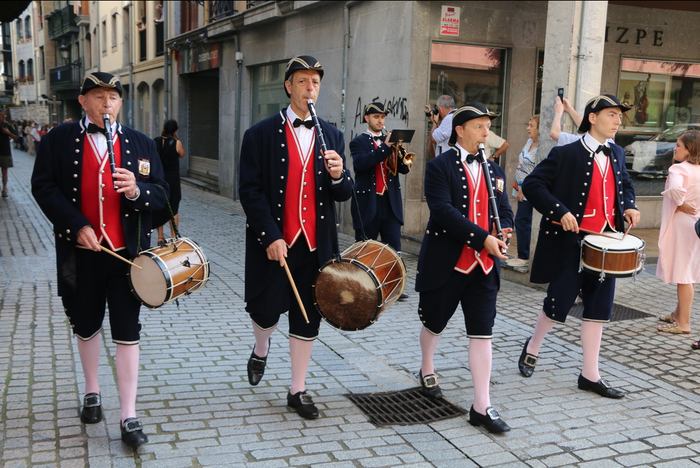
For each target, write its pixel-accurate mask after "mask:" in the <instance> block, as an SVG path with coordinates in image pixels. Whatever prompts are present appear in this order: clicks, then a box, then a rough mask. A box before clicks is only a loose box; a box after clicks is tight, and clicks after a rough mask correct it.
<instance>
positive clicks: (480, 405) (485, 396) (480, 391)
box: [469, 338, 492, 414]
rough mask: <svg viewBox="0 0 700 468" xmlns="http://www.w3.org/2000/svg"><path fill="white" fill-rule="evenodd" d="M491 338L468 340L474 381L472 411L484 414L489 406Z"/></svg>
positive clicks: (470, 365) (470, 367)
mask: <svg viewBox="0 0 700 468" xmlns="http://www.w3.org/2000/svg"><path fill="white" fill-rule="evenodd" d="M491 360H492V357H491V340H490V339H489V340H483V339H475V338H472V339H470V340H469V369H471V371H472V380H473V381H474V411H476V412H477V413H481V414H486V408H488V407H489V406H491V397H490V395H489V385H490V383H491Z"/></svg>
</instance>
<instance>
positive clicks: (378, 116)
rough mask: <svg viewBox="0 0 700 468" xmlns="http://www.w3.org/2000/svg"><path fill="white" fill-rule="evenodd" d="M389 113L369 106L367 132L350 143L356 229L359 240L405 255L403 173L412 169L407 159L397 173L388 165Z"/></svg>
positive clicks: (376, 105) (377, 105) (400, 162)
mask: <svg viewBox="0 0 700 468" xmlns="http://www.w3.org/2000/svg"><path fill="white" fill-rule="evenodd" d="M386 114H387V112H386V110H385V109H384V104H382V103H381V102H372V103H370V104H367V105H366V106H365V115H364V119H365V122H367V127H368V128H367V130H366V131H364V132H363V133H361V134H359V135H357V136H356V137H355V138H353V139H352V141H351V142H350V154H351V155H352V165H353V169H354V172H355V198H356V199H357V203H355V199H353V201H352V210H351V212H352V227H353V228H354V229H355V240H356V241H358V242H359V241H362V240H365V239H375V240H376V239H378V238H379V236H380V235H381V239H382V242H384V243H386V244H389V245H390V246H391V247H392V248H393V249H394V250H396V252H398V253H400V252H401V226H403V204H402V202H401V183H400V182H399V174H408V172H409V171H410V166H408V165H406V164H405V163H404V160H403V158H399V159H397V161H396V167H395V173H394V174H392V171H391V170H390V169H391V168H390V167H388V166H387V162H388V158H389V157H390V156H391V155H392V149H391V147H390V146H389V145H387V143H386V142H385V140H386V139H387V138H389V137H390V136H391V134H388V135H383V134H382V129H384V123H385V122H386Z"/></svg>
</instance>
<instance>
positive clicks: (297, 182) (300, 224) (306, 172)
mask: <svg viewBox="0 0 700 468" xmlns="http://www.w3.org/2000/svg"><path fill="white" fill-rule="evenodd" d="M286 131H287V133H286V136H287V148H288V151H289V169H288V171H287V192H286V194H285V198H284V226H283V233H282V235H283V237H284V241H285V242H286V243H287V245H288V246H289V247H292V246H293V245H294V243H295V242H296V241H297V239H298V238H299V235H301V234H302V233H303V234H304V238H305V239H306V244H307V245H308V246H309V250H311V251H314V250H316V179H315V178H314V157H313V153H314V139H312V140H311V147H310V148H306V153H303V151H304V149H302V148H299V140H298V139H297V135H296V133H295V132H294V128H293V127H292V124H291V122H289V121H287V126H286ZM304 154H306V155H307V157H306V159H304Z"/></svg>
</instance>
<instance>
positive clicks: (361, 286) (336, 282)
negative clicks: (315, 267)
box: [313, 240, 406, 330]
mask: <svg viewBox="0 0 700 468" xmlns="http://www.w3.org/2000/svg"><path fill="white" fill-rule="evenodd" d="M405 286H406V267H405V266H404V264H403V260H401V258H400V257H399V255H398V254H397V253H396V251H395V250H394V249H392V248H391V247H389V246H388V245H386V244H382V243H380V242H377V241H373V240H368V241H365V242H358V243H356V244H353V245H352V246H351V247H350V248H349V249H347V250H346V251H345V252H343V253H342V254H341V258H340V260H337V259H333V260H331V261H330V262H328V263H326V264H325V265H323V266H322V267H321V268H320V270H319V272H318V275H317V276H316V280H315V281H314V284H313V295H314V304H315V305H316V308H317V309H318V311H319V312H320V314H321V316H322V317H323V318H324V319H325V320H326V322H328V323H329V324H330V325H332V326H334V327H336V328H338V329H340V330H362V329H364V328H367V327H369V326H370V325H372V324H373V323H374V322H376V321H377V319H379V316H380V315H381V314H382V312H384V311H385V310H386V309H387V308H388V307H389V306H390V305H391V304H393V303H394V301H396V300H397V299H398V298H399V297H400V296H401V294H402V293H403V290H404V287H405Z"/></svg>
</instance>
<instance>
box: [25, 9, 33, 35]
mask: <svg viewBox="0 0 700 468" xmlns="http://www.w3.org/2000/svg"><path fill="white" fill-rule="evenodd" d="M24 38H25V39H27V40H29V39H31V38H32V17H31V16H29V15H27V17H26V18H24Z"/></svg>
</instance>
